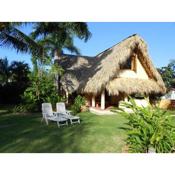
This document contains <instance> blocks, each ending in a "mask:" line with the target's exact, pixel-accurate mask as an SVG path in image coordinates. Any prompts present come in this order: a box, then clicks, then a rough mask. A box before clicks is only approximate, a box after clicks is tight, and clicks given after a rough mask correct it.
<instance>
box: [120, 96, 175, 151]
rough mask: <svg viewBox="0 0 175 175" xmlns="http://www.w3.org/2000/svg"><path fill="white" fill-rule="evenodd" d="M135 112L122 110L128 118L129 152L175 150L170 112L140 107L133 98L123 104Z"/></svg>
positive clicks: (174, 131)
mask: <svg viewBox="0 0 175 175" xmlns="http://www.w3.org/2000/svg"><path fill="white" fill-rule="evenodd" d="M123 105H124V106H125V107H127V108H130V109H131V110H132V111H133V112H132V113H127V112H125V111H123V110H121V114H122V115H123V116H125V117H126V118H127V119H128V123H127V125H128V128H126V129H127V134H128V137H127V140H126V141H127V145H128V147H129V152H135V153H148V152H150V150H151V149H152V150H154V151H155V152H157V153H169V152H174V151H175V127H174V126H172V125H171V117H170V114H169V113H168V112H166V111H164V110H162V109H160V108H158V107H155V108H153V107H151V105H150V106H148V107H146V108H144V107H138V106H137V105H136V103H135V102H134V100H133V99H131V98H130V102H129V103H127V102H126V103H124V104H123Z"/></svg>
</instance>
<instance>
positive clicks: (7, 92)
mask: <svg viewBox="0 0 175 175" xmlns="http://www.w3.org/2000/svg"><path fill="white" fill-rule="evenodd" d="M29 73H30V70H29V66H28V64H26V63H24V62H21V61H13V62H12V63H11V64H9V63H8V60H7V58H4V59H0V99H1V102H0V103H4V104H5V103H6V104H7V103H15V104H16V103H19V102H21V95H22V94H23V92H24V90H25V89H26V88H27V86H28V85H29V81H30V80H29V77H28V74H29Z"/></svg>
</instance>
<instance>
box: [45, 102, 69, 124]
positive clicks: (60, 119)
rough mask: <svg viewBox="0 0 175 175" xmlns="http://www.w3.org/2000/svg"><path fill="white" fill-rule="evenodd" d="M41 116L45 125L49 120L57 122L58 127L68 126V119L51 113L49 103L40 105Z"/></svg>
mask: <svg viewBox="0 0 175 175" xmlns="http://www.w3.org/2000/svg"><path fill="white" fill-rule="evenodd" d="M42 115H43V118H42V120H43V119H44V120H45V121H46V124H47V125H48V124H49V120H51V121H55V122H57V125H58V127H60V126H63V125H68V119H67V118H65V117H64V115H60V114H59V115H58V114H57V112H53V110H52V105H51V103H42Z"/></svg>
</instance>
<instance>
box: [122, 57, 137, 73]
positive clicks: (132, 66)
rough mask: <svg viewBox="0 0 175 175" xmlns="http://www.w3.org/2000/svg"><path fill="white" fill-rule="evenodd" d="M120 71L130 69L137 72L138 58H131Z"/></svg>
mask: <svg viewBox="0 0 175 175" xmlns="http://www.w3.org/2000/svg"><path fill="white" fill-rule="evenodd" d="M120 69H130V70H133V71H135V72H136V58H135V57H131V58H129V59H128V60H127V61H126V62H125V63H124V64H122V65H120Z"/></svg>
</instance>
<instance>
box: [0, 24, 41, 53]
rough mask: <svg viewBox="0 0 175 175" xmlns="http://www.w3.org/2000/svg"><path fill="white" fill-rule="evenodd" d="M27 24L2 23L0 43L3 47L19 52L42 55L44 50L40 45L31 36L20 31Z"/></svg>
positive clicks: (0, 26)
mask: <svg viewBox="0 0 175 175" xmlns="http://www.w3.org/2000/svg"><path fill="white" fill-rule="evenodd" d="M24 24H25V25H26V24H27V23H22V22H1V23H0V42H1V46H3V47H8V48H13V49H15V50H16V51H17V52H22V53H31V54H32V55H41V54H42V52H43V48H42V47H41V46H40V45H38V44H37V43H36V42H35V41H34V40H33V39H32V38H31V37H30V36H28V35H26V34H25V33H23V32H22V31H21V30H20V27H21V26H23V25H24Z"/></svg>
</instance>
